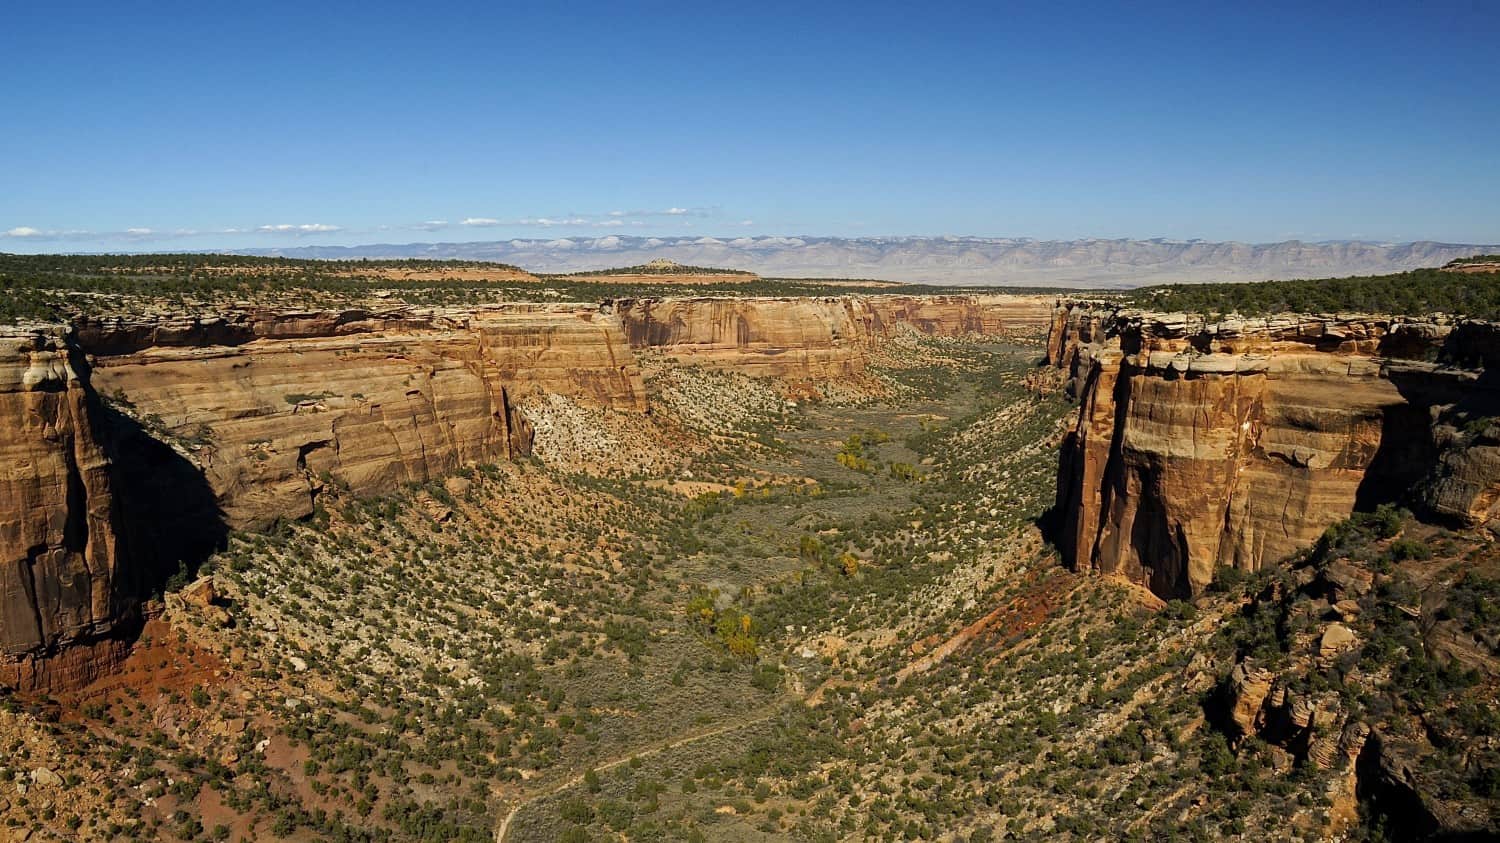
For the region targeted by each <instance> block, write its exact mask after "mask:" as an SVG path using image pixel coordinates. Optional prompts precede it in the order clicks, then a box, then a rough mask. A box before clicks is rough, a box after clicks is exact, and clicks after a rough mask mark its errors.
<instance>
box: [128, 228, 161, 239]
mask: <svg viewBox="0 0 1500 843" xmlns="http://www.w3.org/2000/svg"><path fill="white" fill-rule="evenodd" d="M125 233H126V234H127V235H129V236H131V237H150V236H151V235H153V234H155V233H156V232H155V231H152V230H151V229H149V228H127V229H125Z"/></svg>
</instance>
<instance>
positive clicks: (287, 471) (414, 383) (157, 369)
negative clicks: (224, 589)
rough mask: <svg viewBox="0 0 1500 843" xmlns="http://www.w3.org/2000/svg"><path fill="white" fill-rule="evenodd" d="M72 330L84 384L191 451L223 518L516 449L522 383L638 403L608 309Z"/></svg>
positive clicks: (284, 318) (251, 317)
mask: <svg viewBox="0 0 1500 843" xmlns="http://www.w3.org/2000/svg"><path fill="white" fill-rule="evenodd" d="M78 333H79V341H80V343H81V344H82V345H84V347H85V348H87V349H89V350H90V351H94V352H95V353H96V357H95V368H94V374H93V381H94V386H95V388H96V389H97V390H98V391H99V392H100V394H102V395H104V396H107V397H109V398H111V399H113V400H117V401H118V403H119V404H120V405H121V406H122V407H123V408H124V410H125V412H126V413H128V414H129V415H130V416H132V417H134V418H135V419H137V420H138V421H140V423H141V424H142V425H143V426H145V427H147V428H148V429H150V430H152V431H154V432H156V433H158V434H160V435H161V437H162V438H165V439H167V440H168V441H172V442H174V443H176V444H178V445H179V446H180V447H181V448H182V449H183V450H185V451H186V452H188V453H190V454H191V455H192V457H193V460H194V461H195V462H197V463H198V464H199V465H201V467H202V471H203V474H204V476H205V478H206V479H207V482H208V485H209V487H211V488H212V490H213V493H214V495H215V497H216V499H217V502H218V504H219V506H220V507H221V508H222V509H223V512H224V515H225V518H226V520H227V522H228V523H229V525H230V526H233V527H237V528H239V527H259V526H264V525H265V524H268V523H270V522H271V521H274V520H275V519H277V518H299V517H302V516H304V515H307V514H308V513H309V512H311V511H312V508H313V506H314V504H315V500H316V497H317V495H318V493H319V492H320V490H321V489H322V487H323V484H325V483H328V482H337V483H340V484H342V485H344V486H346V487H348V488H350V489H352V490H354V491H356V492H358V493H370V492H377V491H381V490H389V489H392V488H395V487H396V486H398V485H400V484H402V483H406V482H413V481H422V480H427V479H430V478H433V477H438V476H441V475H443V474H446V473H449V472H451V471H453V470H455V469H457V468H459V467H460V466H463V465H466V464H473V463H477V462H488V461H494V460H496V459H503V458H506V457H508V456H511V455H514V454H517V453H526V452H527V451H528V449H529V438H528V434H527V431H526V430H525V427H524V423H523V421H522V420H521V419H520V416H519V414H518V413H517V405H518V403H519V402H521V401H523V400H524V399H526V398H527V397H529V396H530V395H533V394H537V393H558V394H563V395H568V396H570V397H574V398H578V399H580V400H583V401H585V402H590V403H594V404H597V405H602V406H607V407H614V408H618V409H625V410H635V411H644V410H645V392H644V389H643V387H642V384H641V379H640V372H639V370H638V369H637V368H636V366H635V363H634V359H633V358H632V356H631V353H630V349H629V348H628V346H627V345H626V343H625V338H624V334H623V333H622V332H621V330H620V323H619V320H618V319H615V318H613V317H610V316H608V315H606V314H600V313H598V312H597V311H595V310H594V309H592V308H584V307H572V306H566V307H544V306H537V305H526V306H513V307H505V308H493V309H486V310H479V311H472V312H465V313H442V312H437V313H431V312H412V311H404V310H403V311H392V312H389V313H384V314H379V313H312V314H247V315H240V316H237V317H235V318H233V319H231V320H227V321H226V320H219V321H215V322H209V323H201V322H200V323H155V324H113V325H112V324H100V323H90V324H86V325H84V326H82V327H81V328H80V329H79V332H78Z"/></svg>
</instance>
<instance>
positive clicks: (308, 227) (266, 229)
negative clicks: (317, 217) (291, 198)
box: [255, 222, 344, 234]
mask: <svg viewBox="0 0 1500 843" xmlns="http://www.w3.org/2000/svg"><path fill="white" fill-rule="evenodd" d="M255 230H256V231H258V232H260V233H261V234H326V233H328V232H330V231H343V230H344V229H343V227H342V226H337V225H328V224H327V223H321V222H309V223H302V224H301V225H292V224H291V223H279V224H277V225H262V226H259V227H257V228H256V229H255Z"/></svg>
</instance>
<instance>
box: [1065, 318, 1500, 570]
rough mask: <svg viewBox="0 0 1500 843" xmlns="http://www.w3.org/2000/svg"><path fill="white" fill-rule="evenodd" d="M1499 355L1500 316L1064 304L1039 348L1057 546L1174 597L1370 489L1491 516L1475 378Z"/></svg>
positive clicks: (1251, 559)
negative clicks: (1068, 427)
mask: <svg viewBox="0 0 1500 843" xmlns="http://www.w3.org/2000/svg"><path fill="white" fill-rule="evenodd" d="M1497 353H1500V330H1497V327H1496V326H1495V325H1492V324H1489V323H1482V322H1460V323H1453V322H1449V321H1446V320H1408V319H1400V318H1383V317H1368V316H1351V317H1339V316H1277V317H1271V318H1267V319H1260V320H1241V319H1233V320H1226V321H1222V322H1218V323H1207V322H1205V321H1203V320H1201V319H1197V318H1195V317H1190V316H1188V315H1185V314H1151V313H1141V312H1133V311H1117V310H1113V309H1111V308H1109V307H1108V306H1103V305H1099V304H1090V303H1080V304H1064V305H1061V306H1060V307H1059V308H1058V311H1057V312H1056V313H1055V314H1054V317H1053V322H1052V332H1051V336H1050V337H1049V342H1048V357H1049V360H1050V361H1051V362H1052V363H1053V364H1054V365H1057V366H1060V367H1063V368H1065V369H1067V371H1068V373H1069V376H1070V387H1069V388H1070V391H1071V392H1072V393H1073V394H1074V395H1076V396H1077V397H1078V399H1079V402H1080V409H1079V416H1078V421H1077V424H1076V426H1075V427H1074V429H1073V431H1072V432H1071V433H1070V434H1069V435H1068V436H1067V438H1066V441H1065V442H1064V445H1063V451H1062V459H1061V469H1060V472H1059V478H1058V498H1057V508H1056V510H1055V513H1056V514H1057V515H1058V516H1059V517H1058V523H1057V528H1058V544H1059V546H1060V547H1061V549H1062V551H1063V553H1064V555H1065V557H1066V558H1067V559H1068V560H1069V561H1070V562H1071V563H1072V564H1074V565H1075V566H1077V567H1079V568H1087V569H1094V570H1098V571H1101V572H1107V573H1117V574H1121V575H1124V576H1126V577H1128V578H1130V579H1132V580H1135V581H1137V582H1140V583H1142V584H1145V585H1147V586H1149V587H1150V588H1151V589H1152V590H1153V591H1155V592H1156V593H1157V594H1159V595H1161V596H1164V597H1178V596H1188V595H1192V594H1196V593H1198V592H1200V591H1202V590H1203V589H1204V588H1205V587H1206V586H1207V585H1208V584H1209V583H1210V582H1211V581H1212V580H1213V578H1214V572H1215V570H1216V569H1217V568H1219V567H1221V566H1230V567H1234V568H1238V569H1241V570H1246V571H1253V570H1256V569H1258V568H1260V567H1262V566H1263V565H1265V564H1268V563H1272V562H1275V561H1277V560H1279V559H1281V558H1283V557H1286V556H1288V555H1289V554H1291V553H1294V552H1296V551H1298V550H1301V549H1303V548H1306V547H1308V546H1309V545H1311V544H1312V543H1313V542H1314V541H1315V540H1316V539H1317V537H1318V536H1319V535H1320V534H1321V533H1322V531H1323V530H1324V528H1326V527H1327V526H1328V525H1329V524H1332V523H1333V522H1335V521H1338V520H1340V519H1342V518H1345V517H1347V516H1348V515H1349V514H1350V513H1351V512H1352V511H1354V510H1356V509H1368V508H1371V507H1373V506H1375V505H1377V504H1379V503H1383V502H1388V501H1396V500H1403V502H1406V503H1409V504H1411V505H1414V506H1417V507H1419V508H1422V509H1426V510H1429V511H1432V512H1436V513H1439V514H1444V515H1447V516H1450V517H1452V518H1454V519H1455V520H1462V521H1464V522H1465V523H1477V522H1480V521H1484V520H1487V519H1488V518H1490V517H1492V516H1493V515H1495V509H1496V502H1497V500H1500V470H1497V469H1500V448H1497V446H1500V439H1497V438H1495V437H1492V436H1491V433H1492V432H1493V433H1496V434H1500V430H1493V431H1492V426H1491V424H1490V423H1489V421H1488V420H1489V419H1490V418H1492V417H1493V416H1495V415H1496V413H1497V408H1500V393H1497V391H1496V389H1495V387H1494V383H1493V379H1492V377H1486V376H1485V371H1486V369H1485V364H1486V363H1487V362H1488V361H1489V360H1491V359H1492V358H1493V357H1494V356H1495V355H1496V354H1497ZM1489 371H1495V370H1494V369H1490V370H1489ZM1409 490H1417V491H1416V492H1415V493H1414V494H1412V495H1408V491H1409ZM1408 497H1409V498H1410V499H1407V498H1408Z"/></svg>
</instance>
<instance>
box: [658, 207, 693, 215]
mask: <svg viewBox="0 0 1500 843" xmlns="http://www.w3.org/2000/svg"><path fill="white" fill-rule="evenodd" d="M687 212H688V209H687V208H668V209H667V210H666V211H665V212H664V213H666V214H667V215H668V216H673V217H680V216H682V215H683V214H686V213H687Z"/></svg>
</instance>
